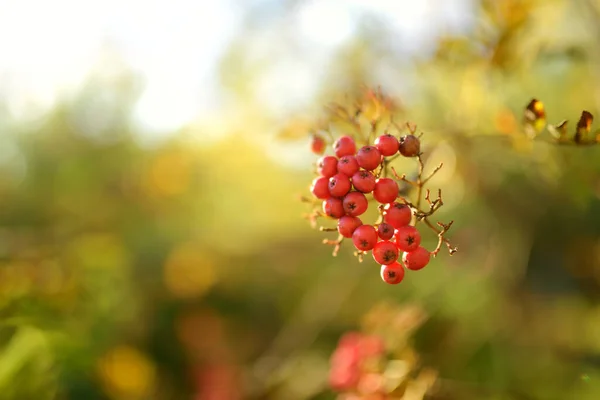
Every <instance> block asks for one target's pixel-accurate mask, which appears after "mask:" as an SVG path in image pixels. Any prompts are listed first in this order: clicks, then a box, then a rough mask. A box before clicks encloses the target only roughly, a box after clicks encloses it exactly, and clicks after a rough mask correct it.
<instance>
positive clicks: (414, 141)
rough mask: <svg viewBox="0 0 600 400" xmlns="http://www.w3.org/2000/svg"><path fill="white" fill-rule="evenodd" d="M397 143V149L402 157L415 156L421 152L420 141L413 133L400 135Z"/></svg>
mask: <svg viewBox="0 0 600 400" xmlns="http://www.w3.org/2000/svg"><path fill="white" fill-rule="evenodd" d="M398 144H399V146H398V151H400V154H402V155H403V156H404V157H416V156H418V155H419V153H420V152H421V141H420V140H419V138H418V137H416V136H415V135H406V136H402V137H401V138H400V140H399V141H398Z"/></svg>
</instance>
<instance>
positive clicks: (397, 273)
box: [380, 262, 404, 285]
mask: <svg viewBox="0 0 600 400" xmlns="http://www.w3.org/2000/svg"><path fill="white" fill-rule="evenodd" d="M380 274H381V279H383V281H384V282H385V283H389V284H390V285H397V284H399V283H400V282H402V279H404V268H402V264H400V263H399V262H395V263H393V264H390V265H382V266H381V271H380Z"/></svg>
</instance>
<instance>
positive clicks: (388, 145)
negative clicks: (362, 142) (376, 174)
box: [375, 134, 399, 157]
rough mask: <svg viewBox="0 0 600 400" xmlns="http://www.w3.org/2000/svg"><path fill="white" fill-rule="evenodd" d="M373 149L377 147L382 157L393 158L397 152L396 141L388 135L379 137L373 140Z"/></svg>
mask: <svg viewBox="0 0 600 400" xmlns="http://www.w3.org/2000/svg"><path fill="white" fill-rule="evenodd" d="M375 147H377V149H378V150H379V152H380V153H381V155H382V156H384V157H388V156H393V155H394V154H396V153H397V152H398V147H399V143H398V139H396V137H395V136H393V135H389V134H386V135H381V136H379V137H378V138H377V139H375Z"/></svg>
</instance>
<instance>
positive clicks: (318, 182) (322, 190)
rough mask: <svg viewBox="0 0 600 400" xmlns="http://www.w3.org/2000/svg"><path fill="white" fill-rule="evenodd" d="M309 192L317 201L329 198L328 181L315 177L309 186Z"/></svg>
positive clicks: (322, 177) (321, 177)
mask: <svg viewBox="0 0 600 400" xmlns="http://www.w3.org/2000/svg"><path fill="white" fill-rule="evenodd" d="M310 191H311V192H312V194H313V195H314V196H315V197H316V198H317V199H321V200H325V199H326V198H328V197H329V196H330V194H329V179H327V178H325V177H324V176H318V177H316V178H315V179H313V181H312V184H311V185H310Z"/></svg>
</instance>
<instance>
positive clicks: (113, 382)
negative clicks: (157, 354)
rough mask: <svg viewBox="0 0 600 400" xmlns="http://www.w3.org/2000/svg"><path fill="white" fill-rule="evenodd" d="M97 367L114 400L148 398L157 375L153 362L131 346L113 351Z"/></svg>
mask: <svg viewBox="0 0 600 400" xmlns="http://www.w3.org/2000/svg"><path fill="white" fill-rule="evenodd" d="M97 367H98V373H99V375H100V379H101V381H102V382H103V384H104V385H105V388H106V390H107V392H108V393H109V394H110V395H111V397H112V398H114V399H123V400H125V399H127V400H135V399H143V398H147V396H148V395H149V394H150V392H151V389H152V386H153V384H154V380H155V375H156V372H155V366H154V364H153V363H152V361H151V360H150V359H149V358H148V357H146V355H144V354H142V353H141V352H140V351H138V350H136V349H134V348H132V347H129V346H119V347H115V348H113V349H111V350H110V351H109V352H108V353H107V354H105V355H104V356H103V357H102V358H101V359H100V360H99V361H98V365H97Z"/></svg>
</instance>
